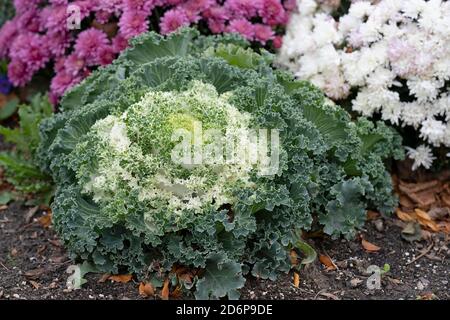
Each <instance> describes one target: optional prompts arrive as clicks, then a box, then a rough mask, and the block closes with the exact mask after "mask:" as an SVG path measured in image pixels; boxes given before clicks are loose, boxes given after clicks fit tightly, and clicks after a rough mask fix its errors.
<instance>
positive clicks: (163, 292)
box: [161, 279, 169, 300]
mask: <svg viewBox="0 0 450 320" xmlns="http://www.w3.org/2000/svg"><path fill="white" fill-rule="evenodd" d="M161 299H163V300H169V279H166V280H164V286H163V288H162V290H161Z"/></svg>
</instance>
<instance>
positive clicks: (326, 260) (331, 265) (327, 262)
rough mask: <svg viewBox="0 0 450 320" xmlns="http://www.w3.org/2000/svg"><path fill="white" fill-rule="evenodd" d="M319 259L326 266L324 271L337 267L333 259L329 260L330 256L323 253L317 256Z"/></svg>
mask: <svg viewBox="0 0 450 320" xmlns="http://www.w3.org/2000/svg"><path fill="white" fill-rule="evenodd" d="M319 261H320V262H321V263H322V264H323V265H324V266H325V267H326V271H332V270H336V269H337V267H336V265H335V264H334V262H333V260H331V258H330V257H329V256H327V255H325V254H321V255H320V256H319Z"/></svg>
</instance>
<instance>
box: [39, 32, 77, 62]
mask: <svg viewBox="0 0 450 320" xmlns="http://www.w3.org/2000/svg"><path fill="white" fill-rule="evenodd" d="M44 37H45V42H46V43H47V46H48V50H49V51H50V53H51V54H52V55H53V56H54V58H57V57H60V56H63V55H64V54H65V53H66V50H67V49H68V48H70V45H71V42H72V35H71V34H69V33H68V32H64V31H63V32H59V33H48V34H47V35H45V36H44Z"/></svg>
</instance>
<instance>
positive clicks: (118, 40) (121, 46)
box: [112, 33, 128, 53]
mask: <svg viewBox="0 0 450 320" xmlns="http://www.w3.org/2000/svg"><path fill="white" fill-rule="evenodd" d="M112 48H113V50H114V52H115V53H120V52H122V51H123V50H125V49H126V48H128V39H127V38H125V37H124V36H123V35H121V34H120V33H119V34H117V36H116V37H115V38H114V39H113V40H112Z"/></svg>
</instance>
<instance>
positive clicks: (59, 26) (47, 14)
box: [40, 6, 68, 33]
mask: <svg viewBox="0 0 450 320" xmlns="http://www.w3.org/2000/svg"><path fill="white" fill-rule="evenodd" d="M40 15H41V30H48V32H50V33H52V32H55V33H59V32H65V31H67V18H68V14H67V7H66V6H51V7H46V8H44V9H43V10H42V11H41V13H40Z"/></svg>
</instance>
